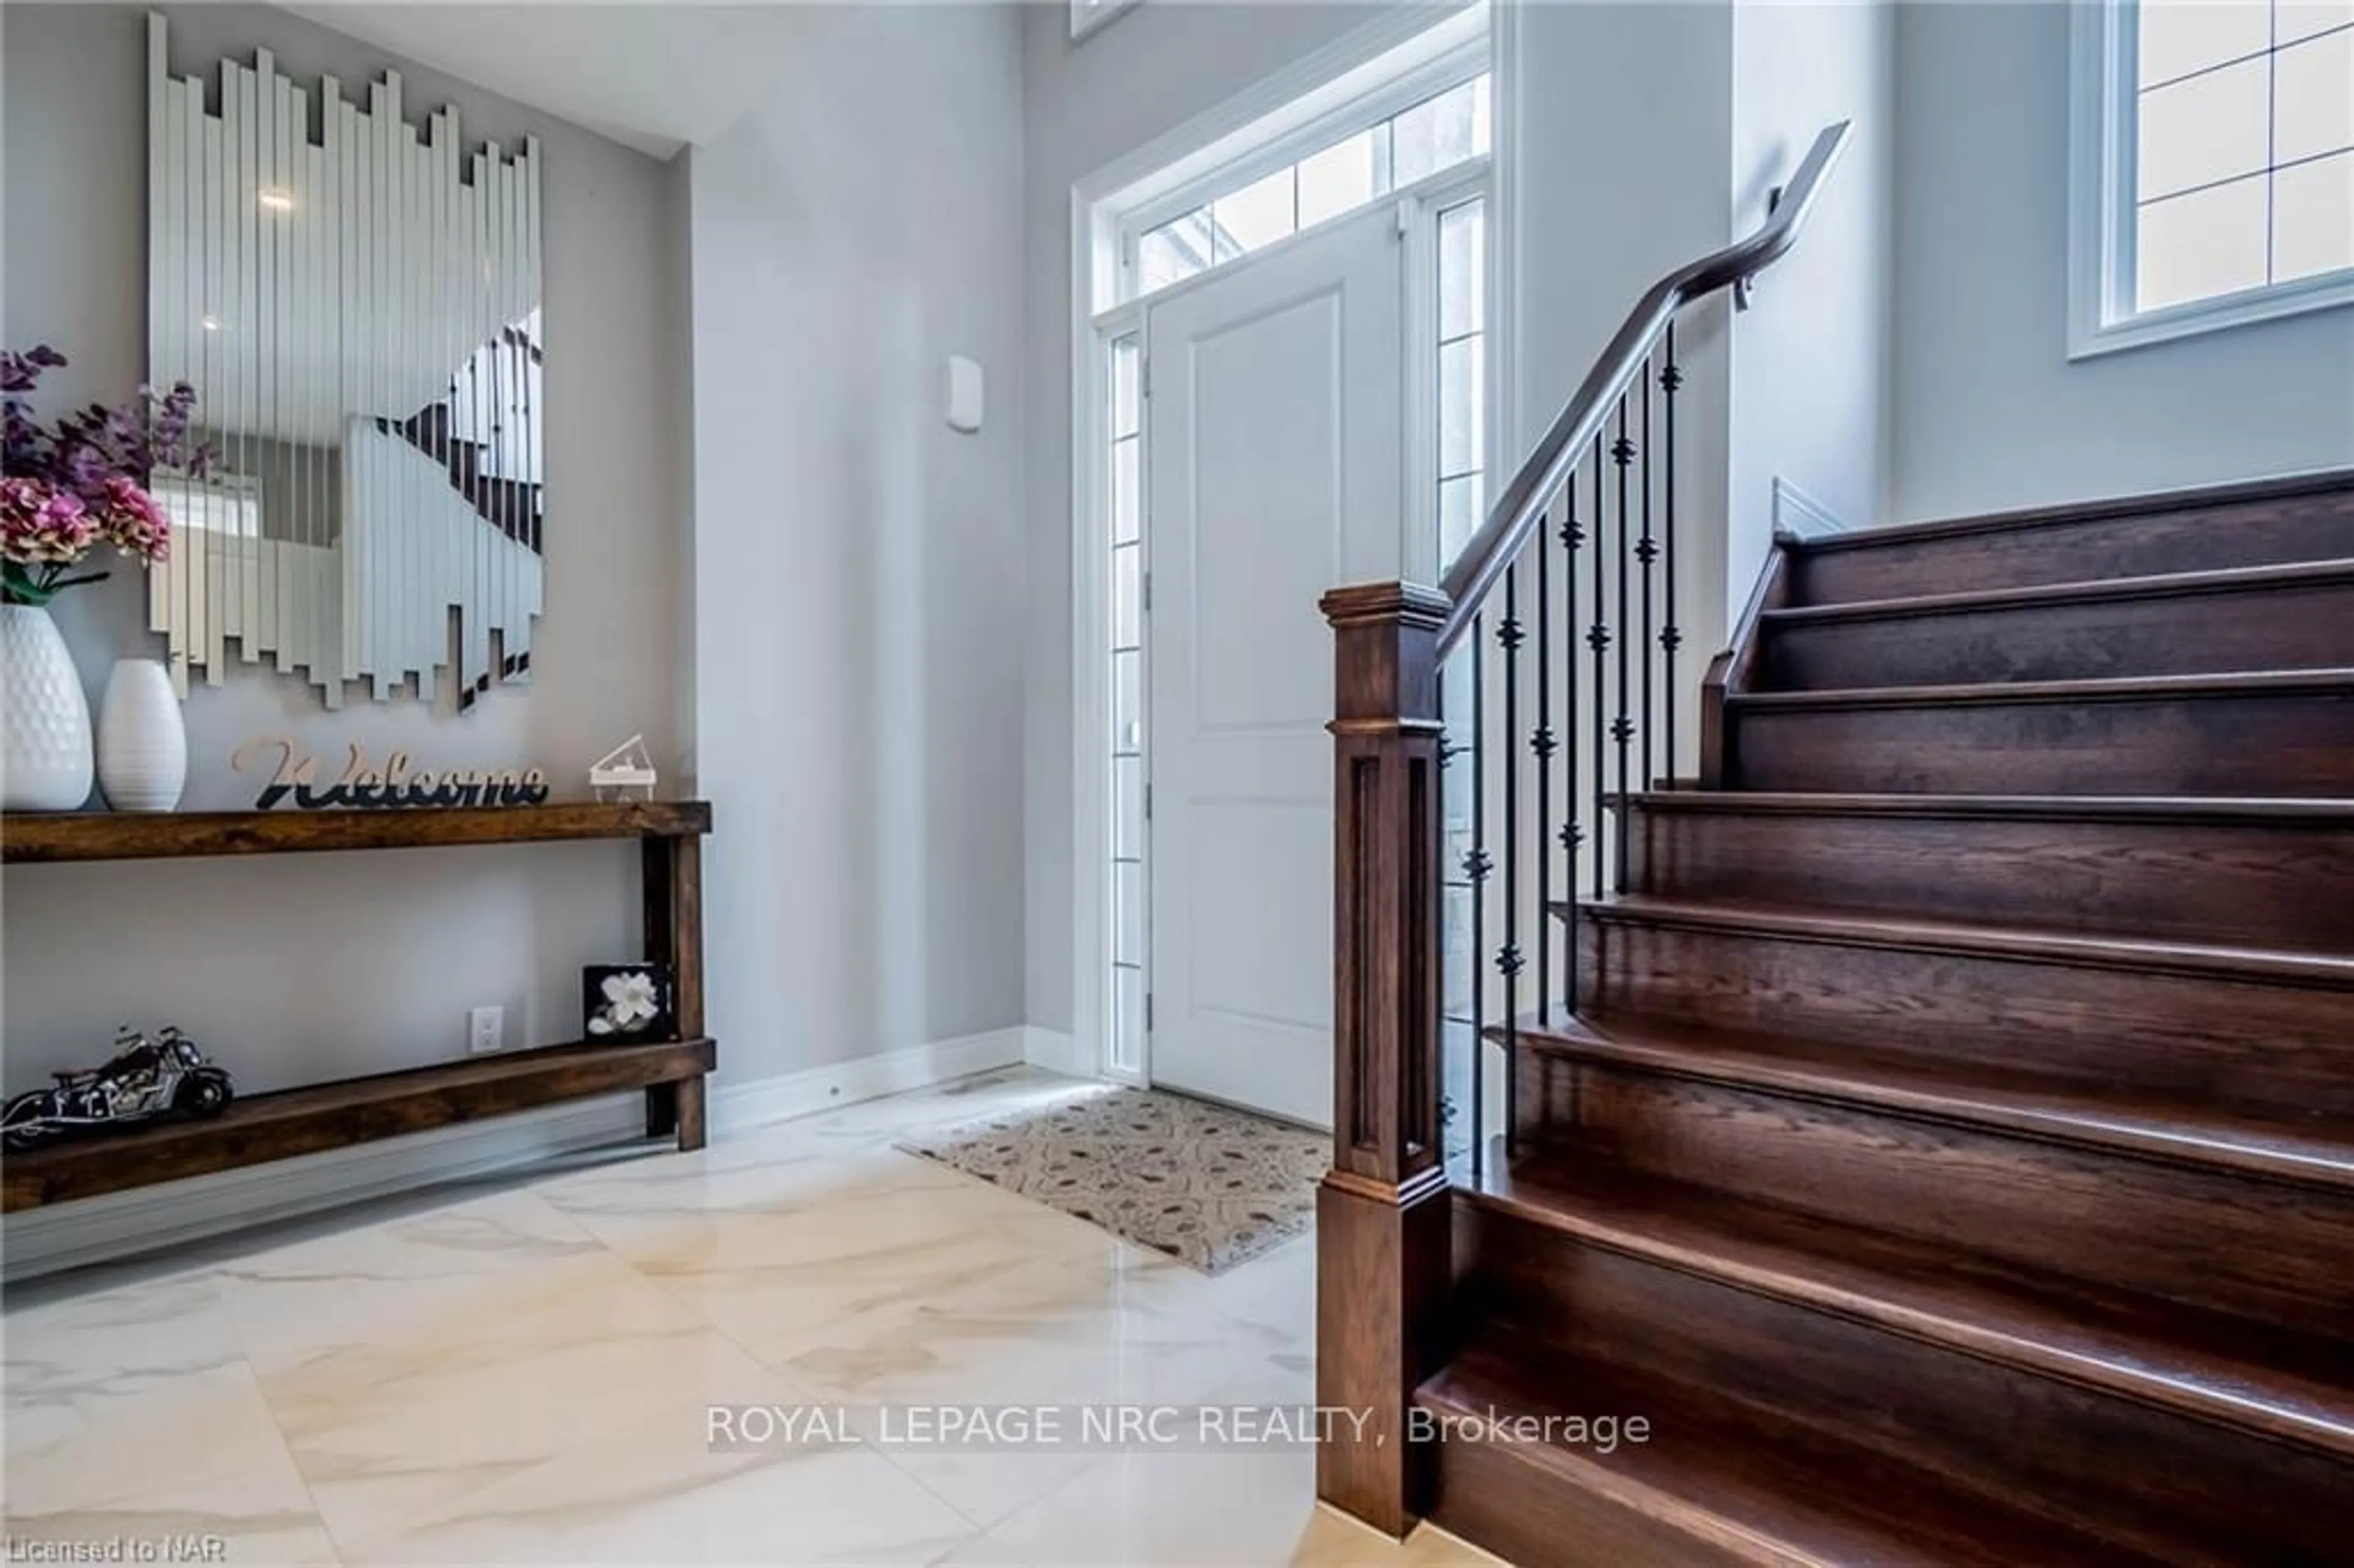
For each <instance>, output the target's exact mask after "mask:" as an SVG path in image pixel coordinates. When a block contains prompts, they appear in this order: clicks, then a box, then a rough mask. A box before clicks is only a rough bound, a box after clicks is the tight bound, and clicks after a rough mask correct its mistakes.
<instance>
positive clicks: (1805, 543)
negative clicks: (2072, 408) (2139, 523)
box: [1797, 468, 2354, 556]
mask: <svg viewBox="0 0 2354 1568" xmlns="http://www.w3.org/2000/svg"><path fill="white" fill-rule="evenodd" d="M2341 491H2354V468H2339V469H2323V470H2317V471H2314V472H2310V473H2293V474H2285V475H2282V476H2281V477H2279V478H2275V479H2257V480H2233V481H2231V482H2228V483H2223V484H2211V485H2201V486H2199V487H2197V488H2191V489H2182V490H2159V491H2150V492H2147V493H2141V494H2137V495H2120V496H2113V497H2105V498H2103V499H2099V500H2086V501H2063V502H2061V503H2057V504H2054V505H2050V506H2030V507H2020V508H2019V509H2017V510H2015V511H2009V512H1986V513H1978V514H1973V515H1970V516H1966V517H1946V518H1940V519H1937V520H1935V521H1934V522H1922V523H1892V524H1882V525H1880V526H1878V527H1872V528H1847V529H1842V530H1840V532H1838V533H1836V534H1824V535H1817V536H1816V537H1813V538H1807V539H1801V540H1799V541H1798V543H1797V547H1798V549H1799V550H1800V551H1801V552H1802V553H1804V554H1807V555H1810V556H1828V555H1837V554H1840V553H1843V552H1846V551H1849V550H1872V549H1877V548H1880V547H1881V546H1887V545H1917V544H1921V543H1924V542H1925V541H1928V540H1933V539H1955V538H1970V537H1974V536H1978V535H1987V534H2009V533H2015V532H2019V531H2020V530H2032V529H2037V528H2045V527H2049V526H2051V525H2052V524H2069V523H2094V522H2101V521H2104V520H2106V519H2109V518H2116V517H2145V516H2150V517H2155V516H2170V515H2174V514H2179V513H2185V512H2206V511H2210V510H2212V509H2215V508H2218V507H2226V506H2245V505H2250V504H2260V503H2268V502H2279V501H2289V500H2295V499H2297V498H2300V497H2304V496H2310V495H2330V494H2335V493H2338V492H2341Z"/></svg>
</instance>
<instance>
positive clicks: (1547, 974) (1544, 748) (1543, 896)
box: [1529, 533, 1554, 1018]
mask: <svg viewBox="0 0 2354 1568" xmlns="http://www.w3.org/2000/svg"><path fill="white" fill-rule="evenodd" d="M1532 554H1533V555H1534V556H1536V558H1537V722H1536V727H1535V728H1533V729H1532V730H1530V731H1529V750H1530V751H1532V752H1533V753H1534V754H1535V755H1536V759H1537V838H1536V844H1537V909H1536V922H1537V1016H1538V1017H1540V1018H1549V1017H1551V1016H1552V1015H1553V856H1552V854H1551V853H1549V852H1548V851H1547V849H1546V846H1547V845H1549V844H1550V843H1552V842H1553V744H1554V743H1553V576H1552V573H1551V571H1550V570H1549V569H1548V567H1547V566H1546V561H1545V544H1544V535H1543V533H1539V534H1538V535H1536V539H1535V543H1534V546H1533V547H1532Z"/></svg>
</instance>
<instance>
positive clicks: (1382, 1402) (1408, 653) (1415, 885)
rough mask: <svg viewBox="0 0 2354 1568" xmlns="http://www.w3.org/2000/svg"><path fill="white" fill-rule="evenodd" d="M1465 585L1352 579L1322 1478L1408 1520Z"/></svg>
mask: <svg viewBox="0 0 2354 1568" xmlns="http://www.w3.org/2000/svg"><path fill="white" fill-rule="evenodd" d="M1323 609H1324V617H1325V619H1326V620H1328V621H1330V622H1331V626H1332V630H1333V633H1334V635H1335V637H1336V639H1337V640H1338V641H1337V646H1336V648H1335V650H1334V659H1333V673H1334V687H1335V694H1334V707H1333V715H1334V716H1333V719H1332V725H1331V729H1332V740H1333V761H1334V765H1335V771H1334V777H1333V785H1334V789H1333V815H1334V820H1335V825H1336V828H1337V838H1336V840H1335V843H1334V854H1333V904H1332V959H1333V992H1332V1052H1333V1073H1332V1087H1333V1105H1332V1169H1331V1171H1328V1172H1327V1173H1326V1174H1325V1177H1324V1181H1323V1185H1322V1186H1321V1188H1320V1189H1319V1191H1318V1192H1317V1199H1316V1224H1317V1241H1316V1248H1317V1251H1316V1398H1317V1403H1318V1404H1321V1405H1324V1406H1326V1407H1328V1408H1329V1407H1339V1408H1343V1409H1347V1410H1350V1411H1352V1412H1363V1413H1365V1415H1366V1417H1367V1418H1366V1419H1365V1420H1364V1422H1363V1427H1362V1430H1352V1423H1350V1422H1349V1421H1345V1420H1341V1421H1334V1422H1333V1423H1332V1424H1331V1425H1332V1428H1333V1430H1332V1431H1331V1433H1330V1435H1329V1436H1330V1440H1329V1441H1327V1442H1326V1443H1325V1444H1324V1445H1323V1446H1321V1447H1320V1449H1319V1450H1318V1454H1317V1465H1316V1494H1317V1496H1319V1497H1320V1498H1321V1499H1324V1500H1325V1501H1326V1502H1329V1503H1331V1504H1332V1505H1333V1506H1334V1507H1336V1508H1339V1509H1341V1510H1345V1511H1347V1512H1349V1513H1352V1514H1354V1515H1355V1516H1356V1517H1357V1518H1359V1519H1361V1520H1364V1521H1365V1522H1366V1523H1368V1524H1370V1525H1373V1527H1374V1528H1376V1529H1379V1530H1384V1531H1388V1532H1389V1533H1391V1534H1392V1535H1400V1534H1403V1533H1405V1531H1406V1529H1407V1528H1408V1527H1409V1526H1410V1525H1412V1523H1413V1522H1414V1520H1415V1518H1416V1515H1417V1514H1419V1513H1420V1512H1421V1511H1422V1509H1423V1507H1424V1504H1425V1501H1426V1499H1425V1498H1424V1496H1423V1491H1424V1486H1423V1476H1424V1473H1425V1467H1424V1465H1423V1464H1422V1461H1421V1456H1420V1455H1419V1453H1418V1452H1417V1451H1416V1447H1415V1446H1414V1445H1412V1444H1410V1443H1408V1442H1407V1440H1406V1438H1407V1430H1406V1413H1407V1409H1408V1405H1409V1403H1410V1401H1411V1400H1412V1399H1413V1396H1414V1390H1415V1387H1416V1383H1419V1382H1420V1381H1421V1379H1422V1377H1423V1375H1424V1374H1425V1373H1426V1372H1427V1371H1428V1370H1429V1369H1430V1366H1431V1364H1432V1363H1431V1351H1432V1350H1433V1340H1434V1339H1435V1338H1436V1336H1437V1334H1438V1333H1439V1332H1440V1331H1441V1330H1440V1319H1441V1316H1442V1314H1443V1313H1444V1311H1445V1309H1446V1304H1447V1279H1448V1269H1449V1261H1448V1245H1449V1238H1448V1234H1447V1213H1448V1208H1447V1172H1446V1170H1445V1168H1444V1163H1443V1161H1442V1160H1441V1158H1440V1139H1439V1123H1438V1092H1439V965H1438V958H1439V932H1438V929H1437V920H1438V888H1439V882H1440V873H1439V863H1438V861H1439V787H1438V751H1439V726H1438V631H1439V627H1440V624H1441V623H1442V622H1443V621H1444V620H1445V619H1446V615H1447V598H1446V596H1445V595H1444V594H1441V593H1438V592H1437V591H1436V590H1434V589H1430V588H1416V587H1414V586H1412V585H1409V584H1404V583H1382V584H1374V585H1368V586H1363V587H1357V588H1335V589H1334V590H1333V591H1332V592H1331V593H1329V594H1326V595H1325V596H1324V600H1323Z"/></svg>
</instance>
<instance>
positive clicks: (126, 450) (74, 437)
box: [0, 344, 213, 604]
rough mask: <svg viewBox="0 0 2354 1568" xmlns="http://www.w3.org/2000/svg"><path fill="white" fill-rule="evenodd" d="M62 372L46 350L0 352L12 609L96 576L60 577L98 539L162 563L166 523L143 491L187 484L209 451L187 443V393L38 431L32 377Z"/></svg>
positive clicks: (190, 427)
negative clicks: (165, 472)
mask: <svg viewBox="0 0 2354 1568" xmlns="http://www.w3.org/2000/svg"><path fill="white" fill-rule="evenodd" d="M65 363H66V358H65V355H61V354H59V353H58V351H57V350H56V349H54V348H51V347H50V346H48V344H39V345H38V346H37V347H34V348H31V349H27V350H26V351H24V352H22V353H19V352H16V351H15V350H0V459H4V460H5V461H0V473H5V482H6V486H7V489H6V492H5V497H0V522H5V529H6V535H5V551H0V567H5V569H0V594H5V599H7V601H8V602H9V603H12V604H46V603H48V599H49V598H50V597H51V596H52V595H54V594H55V593H57V592H58V590H59V589H60V588H71V587H73V586H74V585H75V584H77V583H84V582H94V581H96V580H97V579H98V578H99V577H102V576H104V575H105V574H104V573H102V572H101V573H92V574H87V575H84V576H80V577H68V576H67V575H66V571H67V568H69V567H71V566H72V565H73V564H74V563H75V562H77V561H79V560H80V559H81V557H82V556H84V555H86V554H87V553H89V551H90V549H91V548H92V547H93V546H96V545H97V543H98V542H99V541H100V540H101V539H103V540H105V541H107V542H109V543H111V544H112V545H113V546H114V547H115V548H116V549H117V550H120V551H121V552H122V554H124V555H126V556H136V557H137V558H139V559H140V560H142V561H144V562H147V563H149V564H150V565H153V564H154V563H156V562H159V561H163V560H165V559H167V558H168V557H169V556H170V552H171V544H172V527H171V520H170V518H169V517H168V516H167V515H166V514H165V513H164V509H163V507H162V506H161V505H160V504H159V503H157V502H156V500H155V497H154V495H153V494H152V493H150V492H149V491H148V489H147V486H148V485H149V483H150V482H152V480H153V478H154V473H155V471H156V470H158V469H172V470H176V471H179V472H181V473H185V474H187V475H189V476H190V477H192V478H193V477H201V476H203V475H204V474H205V473H206V472H207V471H209V469H210V467H211V464H212V458H213V453H212V450H211V448H210V447H208V446H206V445H204V444H203V443H201V442H197V441H195V440H192V439H191V437H192V436H193V434H194V430H195V414H196V388H195V387H191V386H189V385H188V384H187V383H186V382H185V381H181V382H177V383H175V384H174V386H173V387H172V388H171V390H170V391H168V392H166V393H164V394H163V395H162V396H160V397H159V396H157V395H156V392H155V389H154V387H140V388H139V395H138V397H137V398H136V399H135V400H133V402H130V403H126V404H124V405H122V407H120V408H108V407H107V406H105V405H104V404H101V403H93V404H91V405H90V407H89V408H84V409H81V410H80V412H77V413H73V414H69V415H67V416H65V417H63V418H58V419H57V420H55V421H53V422H51V423H47V424H44V423H43V422H42V421H41V420H39V419H38V418H35V416H34V414H33V411H32V407H31V394H32V393H33V391H34V389H35V388H36V387H37V386H38V385H39V382H40V379H41V374H42V372H43V371H46V370H52V369H55V368H56V367H57V366H61V365H63V364H65Z"/></svg>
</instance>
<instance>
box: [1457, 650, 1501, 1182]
mask: <svg viewBox="0 0 2354 1568" xmlns="http://www.w3.org/2000/svg"><path fill="white" fill-rule="evenodd" d="M1487 623H1488V618H1487V617H1486V616H1485V615H1478V616H1474V617H1472V619H1471V644H1470V652H1471V745H1470V750H1471V847H1470V848H1469V850H1467V851H1465V852H1464V855H1463V880H1464V881H1466V882H1468V883H1469V884H1470V885H1471V951H1470V953H1469V958H1470V960H1471V1174H1472V1177H1473V1178H1474V1179H1475V1180H1476V1179H1477V1178H1478V1177H1479V1175H1480V1174H1481V1173H1482V1172H1484V1171H1486V1170H1487V1167H1488V1122H1487V1117H1488V1096H1487V1077H1486V1066H1487V1059H1488V977H1487V976H1486V975H1485V974H1484V973H1482V972H1481V970H1480V963H1481V960H1482V959H1484V958H1485V957H1486V956H1487V951H1488V934H1487V933H1488V873H1489V872H1490V871H1491V870H1492V869H1494V866H1493V863H1492V862H1490V860H1489V859H1488V748H1487V746H1486V745H1485V740H1486V729H1485V726H1486V723H1487V705H1488V682H1487V673H1486V671H1485V670H1483V669H1482V668H1481V664H1482V662H1483V658H1482V650H1481V647H1480V644H1481V643H1482V642H1483V641H1486V634H1487Z"/></svg>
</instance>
